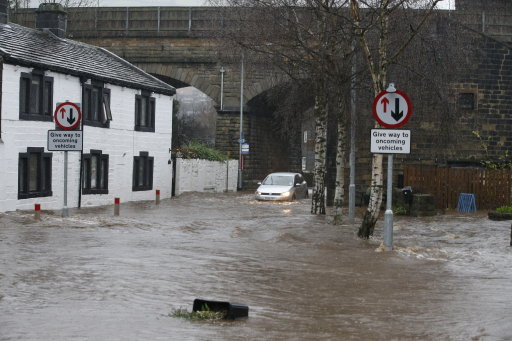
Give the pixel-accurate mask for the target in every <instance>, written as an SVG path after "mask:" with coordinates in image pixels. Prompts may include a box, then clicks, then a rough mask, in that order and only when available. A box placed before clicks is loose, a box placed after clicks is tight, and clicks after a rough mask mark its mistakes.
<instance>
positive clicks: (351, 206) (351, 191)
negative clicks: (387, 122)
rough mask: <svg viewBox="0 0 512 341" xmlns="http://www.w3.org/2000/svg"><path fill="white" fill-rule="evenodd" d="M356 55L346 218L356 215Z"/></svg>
mask: <svg viewBox="0 0 512 341" xmlns="http://www.w3.org/2000/svg"><path fill="white" fill-rule="evenodd" d="M355 77H356V57H355V53H354V56H353V57H352V81H351V89H350V157H349V164H350V185H349V186H348V219H349V220H351V221H353V220H354V219H355V216H356V95H357V93H356V78H355Z"/></svg>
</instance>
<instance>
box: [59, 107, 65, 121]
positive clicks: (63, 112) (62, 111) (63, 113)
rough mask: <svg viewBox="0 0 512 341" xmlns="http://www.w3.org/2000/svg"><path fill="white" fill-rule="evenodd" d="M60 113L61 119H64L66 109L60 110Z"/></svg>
mask: <svg viewBox="0 0 512 341" xmlns="http://www.w3.org/2000/svg"><path fill="white" fill-rule="evenodd" d="M60 113H61V114H62V119H64V115H65V114H66V109H64V108H62V109H60Z"/></svg>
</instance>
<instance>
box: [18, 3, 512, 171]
mask: <svg viewBox="0 0 512 341" xmlns="http://www.w3.org/2000/svg"><path fill="white" fill-rule="evenodd" d="M500 8H501V10H500ZM223 10H225V9H222V8H214V7H190V8H187V7H117V8H114V7H110V8H109V7H105V8H103V7H95V8H72V9H70V10H69V12H68V28H67V32H68V36H69V37H70V38H73V39H76V40H80V41H84V42H87V43H90V44H94V45H97V46H101V47H104V48H106V49H108V50H110V51H112V52H114V53H116V54H117V55H119V56H121V57H123V58H125V59H126V60H128V61H130V62H131V63H133V64H135V65H137V66H138V67H140V68H141V69H143V70H145V71H147V72H149V73H151V74H153V75H155V76H157V77H159V78H160V79H162V80H164V81H166V82H168V83H169V84H171V85H173V86H175V87H177V88H179V87H183V86H189V85H190V86H193V87H195V88H197V89H199V90H200V91H202V92H204V93H205V94H207V95H208V96H209V97H210V98H212V99H213V100H214V101H215V103H216V107H217V110H218V119H217V137H216V147H217V148H218V149H220V150H223V151H225V152H230V153H231V157H233V158H236V157H238V147H239V144H238V137H239V124H240V121H239V115H240V103H241V101H240V92H241V91H240V84H241V83H240V82H241V72H240V65H241V56H240V55H236V53H235V54H232V56H231V57H232V58H231V59H230V60H228V61H222V60H226V59H225V58H222V57H223V56H222V54H223V51H222V49H219V45H218V40H216V39H215V38H214V37H212V34H211V32H212V27H213V26H212V25H213V20H212V19H214V18H218V17H219V16H220V15H222V11H223ZM449 15H451V16H453V17H456V18H457V19H458V20H460V21H462V22H464V23H465V24H466V25H468V27H470V28H471V29H472V30H474V31H475V32H479V33H480V34H485V35H486V36H489V37H491V38H492V39H496V40H499V41H504V42H506V43H510V42H512V9H511V4H510V1H509V0H487V1H486V0H457V11H453V13H449ZM11 17H12V21H14V22H18V23H20V24H23V25H25V26H29V27H34V26H35V14H34V10H33V9H32V10H25V11H20V12H18V13H14V14H12V15H11ZM233 55H234V57H233ZM221 69H222V70H224V72H223V73H221ZM279 83H280V75H279V74H278V73H276V72H274V71H273V70H271V69H269V68H268V66H266V65H246V69H245V73H244V86H243V100H242V103H243V107H244V132H245V136H244V137H245V138H246V139H247V140H248V141H249V142H250V143H251V154H250V157H248V158H247V161H246V169H245V171H246V172H247V179H251V180H257V179H261V178H262V176H263V175H264V174H265V173H266V172H269V171H275V170H283V169H290V170H298V171H300V169H301V165H300V161H301V156H303V151H301V142H300V141H301V138H302V134H301V132H297V145H298V147H297V146H295V147H290V146H289V145H288V146H284V145H283V143H282V141H280V139H279V137H278V136H276V134H275V132H273V130H272V129H271V127H272V124H273V122H272V116H271V115H270V113H269V112H262V111H265V110H266V109H255V108H251V102H254V100H255V99H257V98H258V96H259V95H261V94H263V93H265V92H266V91H268V90H271V89H272V88H273V87H275V86H276V85H278V84H279ZM221 89H222V91H221ZM302 148H303V146H302ZM362 162H363V161H362ZM364 162H366V161H364ZM364 162H363V163H364Z"/></svg>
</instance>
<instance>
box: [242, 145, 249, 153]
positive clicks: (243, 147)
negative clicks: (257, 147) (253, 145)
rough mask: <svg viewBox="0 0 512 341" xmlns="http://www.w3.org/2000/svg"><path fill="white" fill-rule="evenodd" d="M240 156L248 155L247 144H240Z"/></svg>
mask: <svg viewBox="0 0 512 341" xmlns="http://www.w3.org/2000/svg"><path fill="white" fill-rule="evenodd" d="M242 154H244V155H246V154H249V143H243V144H242Z"/></svg>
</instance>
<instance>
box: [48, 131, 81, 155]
mask: <svg viewBox="0 0 512 341" xmlns="http://www.w3.org/2000/svg"><path fill="white" fill-rule="evenodd" d="M82 146H83V131H81V130H73V131H65V130H48V150H49V151H66V152H67V151H81V150H82Z"/></svg>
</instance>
